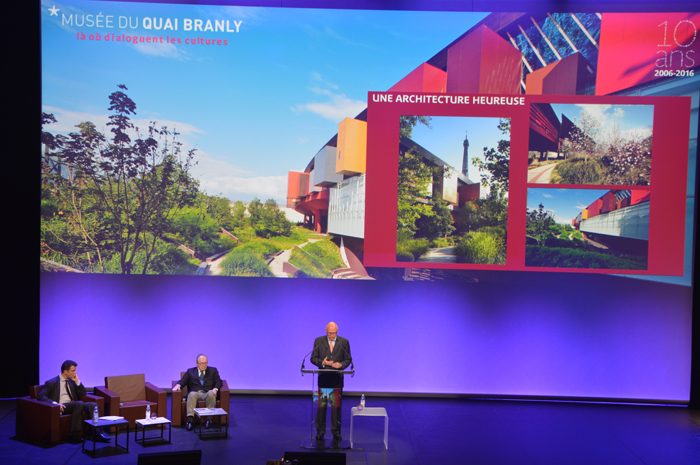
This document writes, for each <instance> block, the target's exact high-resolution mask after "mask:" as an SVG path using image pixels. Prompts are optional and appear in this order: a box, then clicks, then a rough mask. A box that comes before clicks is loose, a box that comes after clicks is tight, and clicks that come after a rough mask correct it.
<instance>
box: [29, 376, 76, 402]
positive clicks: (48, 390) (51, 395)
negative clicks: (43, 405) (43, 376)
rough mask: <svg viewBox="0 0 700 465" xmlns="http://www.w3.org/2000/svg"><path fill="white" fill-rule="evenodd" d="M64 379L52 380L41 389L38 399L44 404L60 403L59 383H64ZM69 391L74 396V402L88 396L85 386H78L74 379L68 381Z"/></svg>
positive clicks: (56, 378) (57, 377)
mask: <svg viewBox="0 0 700 465" xmlns="http://www.w3.org/2000/svg"><path fill="white" fill-rule="evenodd" d="M62 379H63V378H61V377H60V376H56V377H55V378H51V379H50V380H48V381H47V382H45V383H44V387H43V388H41V391H39V395H38V396H37V398H36V399H37V400H41V401H44V402H58V399H59V397H60V396H61V385H60V384H59V383H60V382H61V381H62ZM68 389H69V390H70V394H71V395H72V396H73V399H74V400H78V399H80V398H81V397H85V395H86V394H87V392H86V391H85V385H84V384H82V383H81V384H80V386H78V385H77V384H75V381H73V380H72V379H69V380H68Z"/></svg>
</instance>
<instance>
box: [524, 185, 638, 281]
mask: <svg viewBox="0 0 700 465" xmlns="http://www.w3.org/2000/svg"><path fill="white" fill-rule="evenodd" d="M650 199H651V192H650V190H649V189H648V188H647V189H645V188H641V189H612V190H605V189H554V188H540V189H528V191H527V205H528V207H527V226H526V233H525V234H526V236H525V243H526V246H525V248H526V252H525V266H536V267H555V268H589V269H620V270H646V269H647V262H648V255H649V205H650Z"/></svg>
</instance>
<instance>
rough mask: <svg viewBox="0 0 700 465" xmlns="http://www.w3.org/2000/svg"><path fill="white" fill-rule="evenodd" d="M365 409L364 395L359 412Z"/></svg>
mask: <svg viewBox="0 0 700 465" xmlns="http://www.w3.org/2000/svg"><path fill="white" fill-rule="evenodd" d="M364 408H365V395H364V394H362V398H361V399H360V408H359V409H358V410H363V409H364Z"/></svg>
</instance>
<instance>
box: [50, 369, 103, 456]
mask: <svg viewBox="0 0 700 465" xmlns="http://www.w3.org/2000/svg"><path fill="white" fill-rule="evenodd" d="M77 366H78V364H77V363H76V362H74V361H73V360H66V361H65V362H63V364H62V365H61V374H60V375H58V376H56V377H55V378H51V379H50V380H48V381H46V383H44V387H43V388H41V391H40V392H39V395H38V396H37V400H40V401H42V402H51V403H53V404H59V406H60V409H61V413H65V414H70V416H71V422H70V434H69V435H68V441H69V442H72V443H73V444H80V443H81V442H82V440H81V439H80V437H79V436H78V431H79V430H80V427H81V420H82V417H83V412H85V413H87V415H88V418H92V413H93V412H94V410H95V407H97V404H96V403H94V402H83V401H81V400H80V398H81V397H85V394H86V391H85V386H83V385H82V383H81V382H80V379H79V378H78V373H77V372H76V370H75V367H77ZM110 439H111V438H110V436H109V434H107V433H106V432H104V431H102V430H101V429H100V430H98V431H96V432H95V436H94V440H96V441H101V442H109V441H110Z"/></svg>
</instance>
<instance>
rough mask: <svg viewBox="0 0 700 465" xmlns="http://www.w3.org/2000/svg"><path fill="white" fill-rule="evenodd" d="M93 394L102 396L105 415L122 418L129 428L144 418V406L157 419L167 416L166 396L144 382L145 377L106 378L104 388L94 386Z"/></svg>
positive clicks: (142, 375)
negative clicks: (153, 413)
mask: <svg viewBox="0 0 700 465" xmlns="http://www.w3.org/2000/svg"><path fill="white" fill-rule="evenodd" d="M95 394H97V395H98V396H102V397H103V398H104V402H105V412H106V414H107V415H116V416H120V417H124V419H125V420H127V421H128V422H129V427H130V428H134V427H135V426H136V420H138V419H141V418H144V417H145V416H146V406H148V405H150V406H151V412H155V413H156V414H157V415H158V416H159V417H165V416H166V414H167V409H168V405H167V399H168V394H167V393H166V392H165V391H164V390H162V389H160V388H157V387H156V386H154V385H153V384H151V383H147V382H146V375H144V374H139V375H125V376H106V377H105V385H104V386H95Z"/></svg>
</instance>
